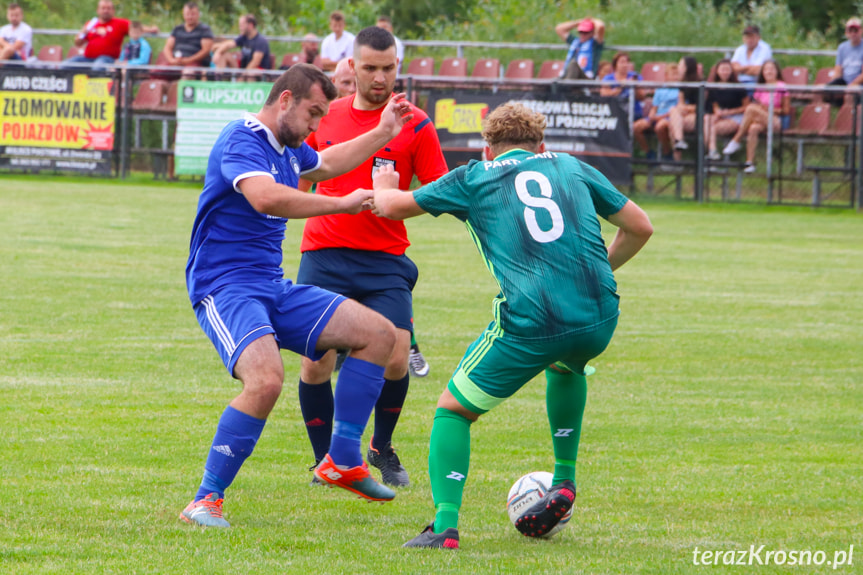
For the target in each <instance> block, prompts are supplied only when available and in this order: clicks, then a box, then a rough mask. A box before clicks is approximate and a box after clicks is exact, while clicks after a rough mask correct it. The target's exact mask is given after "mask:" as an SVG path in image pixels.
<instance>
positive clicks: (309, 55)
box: [300, 34, 321, 65]
mask: <svg viewBox="0 0 863 575" xmlns="http://www.w3.org/2000/svg"><path fill="white" fill-rule="evenodd" d="M320 45H321V41H320V40H318V37H317V36H315V35H314V34H306V35H305V36H303V41H302V42H301V43H300V62H303V63H305V64H313V65H314V63H315V61H316V60H317V59H318V56H320V55H321V46H320Z"/></svg>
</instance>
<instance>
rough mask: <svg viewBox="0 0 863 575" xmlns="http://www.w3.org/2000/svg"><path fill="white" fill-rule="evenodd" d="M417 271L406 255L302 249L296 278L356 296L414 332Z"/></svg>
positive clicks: (364, 303)
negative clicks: (412, 320)
mask: <svg viewBox="0 0 863 575" xmlns="http://www.w3.org/2000/svg"><path fill="white" fill-rule="evenodd" d="M418 275H419V270H417V266H416V264H414V263H413V262H412V261H411V259H410V258H409V257H407V256H406V255H400V256H394V255H392V254H388V253H385V252H368V251H363V250H352V249H347V248H328V249H323V250H314V251H308V252H303V257H302V259H301V260H300V269H299V271H297V282H298V283H302V284H309V285H314V286H318V287H322V288H324V289H327V290H330V291H332V292H335V293H338V294H342V295H343V296H345V297H349V298H352V299H355V300H357V301H358V302H360V303H361V304H363V305H364V306H366V307H369V308H371V309H373V310H375V311H376V312H378V313H379V314H381V315H382V316H384V317H385V318H387V319H388V320H390V321H391V322H393V324H394V325H395V326H396V327H397V328H399V329H405V330H408V331H410V332H413V325H412V322H411V318H412V316H413V301H412V299H411V291H413V289H414V286H415V285H416V283H417V276H418Z"/></svg>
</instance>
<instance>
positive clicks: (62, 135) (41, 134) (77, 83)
mask: <svg viewBox="0 0 863 575" xmlns="http://www.w3.org/2000/svg"><path fill="white" fill-rule="evenodd" d="M112 85H113V81H112V79H111V78H110V77H99V76H92V75H87V74H81V73H80V72H76V71H67V70H30V69H27V68H7V69H0V110H2V115H0V167H2V168H11V169H19V170H29V171H39V170H72V171H81V172H87V173H92V172H97V173H101V174H105V175H110V173H111V153H112V150H113V148H114V119H115V116H114V114H115V110H114V96H113V95H112V94H111V89H112Z"/></svg>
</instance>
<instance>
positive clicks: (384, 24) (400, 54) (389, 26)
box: [377, 15, 405, 74]
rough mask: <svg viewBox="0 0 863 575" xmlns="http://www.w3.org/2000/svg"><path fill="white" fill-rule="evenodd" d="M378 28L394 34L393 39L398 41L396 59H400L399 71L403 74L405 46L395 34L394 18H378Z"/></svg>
mask: <svg viewBox="0 0 863 575" xmlns="http://www.w3.org/2000/svg"><path fill="white" fill-rule="evenodd" d="M377 27H378V28H383V29H384V30H386V31H387V32H389V33H390V34H392V35H393V38H395V40H396V58H398V59H399V68H398V71H399V74H401V73H402V62H404V61H405V45H404V44H402V41H401V40H399V39H398V37H396V35H395V33H394V32H393V21H392V18H390V17H389V16H384V15H381V16H378V21H377Z"/></svg>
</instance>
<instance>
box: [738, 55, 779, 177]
mask: <svg viewBox="0 0 863 575" xmlns="http://www.w3.org/2000/svg"><path fill="white" fill-rule="evenodd" d="M781 77H782V69H781V68H780V67H779V64H777V63H776V61H775V60H768V61H767V62H764V64H763V65H762V66H761V73H760V74H758V86H759V88H758V89H756V90H755V93H753V94H752V100H753V101H752V102H751V103H750V104H749V105H748V106H746V110H745V111H744V112H743V121H742V122H741V123H740V128H738V129H737V133H736V134H734V137H733V138H732V139H731V141H730V142H728V145H727V146H725V149H724V150H722V153H723V154H726V155H729V156H730V155H731V154H733V153H735V152H737V150H739V149H740V140H742V139H743V137H744V136H746V167H745V168H744V170H743V171H744V172H746V173H747V174H751V173H753V172H754V171H755V150H756V149H757V147H758V135H759V134H760V133H761V132H763V131H765V130H766V129H767V126H768V122H771V123H772V124H773V129H774V130H784V129H786V128H788V123H789V121H790V116H789V115H790V114H791V96H789V94H788V91H787V90H785V89H784V88H785V83H784V82H782V81H781V80H780V79H779V78H781ZM767 86H770V87H773V88H775V90H774V91H768V90H764V89H763V88H764V87H767ZM771 98H772V99H773V117H772V118H771V117H770V116H769V115H768V113H769V110H770V108H769V106H770V100H771Z"/></svg>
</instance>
